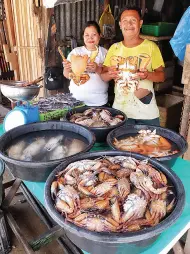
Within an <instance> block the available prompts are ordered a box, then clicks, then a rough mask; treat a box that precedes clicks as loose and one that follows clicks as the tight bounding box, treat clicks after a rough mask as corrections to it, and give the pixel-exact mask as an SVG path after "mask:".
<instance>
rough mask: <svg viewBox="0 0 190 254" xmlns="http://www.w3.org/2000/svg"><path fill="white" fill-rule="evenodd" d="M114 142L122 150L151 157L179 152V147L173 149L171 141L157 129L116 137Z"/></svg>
mask: <svg viewBox="0 0 190 254" xmlns="http://www.w3.org/2000/svg"><path fill="white" fill-rule="evenodd" d="M113 144H114V146H115V147H116V148H117V149H119V150H121V151H131V152H135V153H140V154H144V155H148V156H150V157H162V156H168V155H172V154H175V153H178V152H179V151H178V150H177V149H175V150H172V145H171V143H170V142H169V141H168V140H167V139H166V138H164V137H162V136H160V135H158V134H157V133H156V130H154V131H151V130H140V131H139V132H138V134H137V135H136V136H131V137H127V138H122V139H120V140H117V139H116V138H114V141H113Z"/></svg>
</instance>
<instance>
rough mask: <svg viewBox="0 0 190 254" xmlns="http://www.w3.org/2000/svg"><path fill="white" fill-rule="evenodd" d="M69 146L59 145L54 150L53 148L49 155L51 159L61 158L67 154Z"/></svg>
mask: <svg viewBox="0 0 190 254" xmlns="http://www.w3.org/2000/svg"><path fill="white" fill-rule="evenodd" d="M66 153H67V148H66V147H65V146H62V145H59V146H57V147H56V148H54V149H53V150H51V152H50V155H49V160H59V159H62V158H64V157H65V156H66Z"/></svg>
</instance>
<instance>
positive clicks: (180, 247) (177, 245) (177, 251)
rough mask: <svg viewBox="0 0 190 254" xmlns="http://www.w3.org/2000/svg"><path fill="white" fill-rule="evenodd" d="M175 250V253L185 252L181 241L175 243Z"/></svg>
mask: <svg viewBox="0 0 190 254" xmlns="http://www.w3.org/2000/svg"><path fill="white" fill-rule="evenodd" d="M173 252H174V254H185V253H184V250H183V248H182V246H181V244H180V242H179V241H178V242H177V243H176V244H175V245H174V247H173Z"/></svg>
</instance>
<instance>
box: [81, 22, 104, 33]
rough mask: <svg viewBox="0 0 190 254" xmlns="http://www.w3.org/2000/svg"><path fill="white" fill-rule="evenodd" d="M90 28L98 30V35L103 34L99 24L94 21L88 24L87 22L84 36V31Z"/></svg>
mask: <svg viewBox="0 0 190 254" xmlns="http://www.w3.org/2000/svg"><path fill="white" fill-rule="evenodd" d="M90 26H93V27H95V28H96V30H97V32H98V34H99V35H100V34H101V30H100V27H99V25H98V23H97V22H96V21H94V20H92V21H87V22H86V24H85V26H84V29H83V33H82V34H84V30H85V29H86V28H87V27H90Z"/></svg>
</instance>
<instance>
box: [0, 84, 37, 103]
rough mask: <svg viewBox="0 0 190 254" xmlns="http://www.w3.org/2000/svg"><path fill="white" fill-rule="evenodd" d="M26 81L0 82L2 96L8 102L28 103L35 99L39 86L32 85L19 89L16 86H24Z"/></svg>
mask: <svg viewBox="0 0 190 254" xmlns="http://www.w3.org/2000/svg"><path fill="white" fill-rule="evenodd" d="M25 83H26V81H14V80H10V81H3V80H2V81H0V87H1V92H2V94H3V95H4V96H5V97H7V98H8V99H9V100H10V101H29V100H32V99H33V98H35V97H36V96H37V95H38V94H39V91H40V88H41V87H42V86H40V85H39V84H34V85H32V86H27V87H19V86H17V85H22V84H25Z"/></svg>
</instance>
